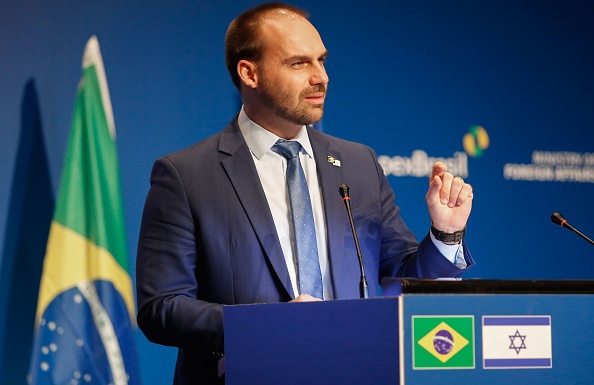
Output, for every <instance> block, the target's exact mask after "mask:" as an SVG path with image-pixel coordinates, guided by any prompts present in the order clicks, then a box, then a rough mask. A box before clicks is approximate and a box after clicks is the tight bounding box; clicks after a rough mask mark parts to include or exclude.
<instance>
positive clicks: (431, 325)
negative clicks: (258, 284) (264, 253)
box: [224, 279, 594, 385]
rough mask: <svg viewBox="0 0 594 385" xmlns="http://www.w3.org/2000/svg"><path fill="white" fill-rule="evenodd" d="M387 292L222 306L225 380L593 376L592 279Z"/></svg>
mask: <svg viewBox="0 0 594 385" xmlns="http://www.w3.org/2000/svg"><path fill="white" fill-rule="evenodd" d="M382 289H383V296H382V297H378V298H372V299H365V300H362V299H355V300H336V301H326V302H309V303H290V304H289V303H278V304H256V305H235V306H226V307H225V309H224V312H225V313H224V316H225V369H226V383H227V384H228V385H242V384H259V385H266V384H275V385H277V384H284V385H290V384H340V385H349V384H357V385H361V384H382V385H384V384H385V385H390V384H430V383H456V382H457V381H462V380H463V381H464V383H469V384H479V383H480V384H502V383H509V382H514V383H522V384H560V383H565V384H590V383H591V382H592V378H594V365H592V364H593V363H594V349H592V347H594V281H588V280H580V281H560V280H553V281H550V280H549V281H536V280H512V281H509V280H461V281H440V280H437V281H434V280H414V279H389V280H384V282H382Z"/></svg>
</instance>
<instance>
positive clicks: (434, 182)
mask: <svg viewBox="0 0 594 385" xmlns="http://www.w3.org/2000/svg"><path fill="white" fill-rule="evenodd" d="M446 170H447V167H446V165H445V164H443V163H441V162H437V163H435V164H434V165H433V172H431V177H430V178H429V191H428V192H427V195H426V197H425V198H426V200H427V207H428V208H429V215H430V216H431V221H432V222H433V226H434V227H435V228H436V229H438V230H441V231H444V232H446V233H453V232H455V231H459V230H462V229H463V228H464V227H465V226H466V222H467V221H468V217H469V215H470V211H471V209H472V198H473V195H472V186H471V185H469V184H467V183H464V179H462V178H461V177H459V176H456V177H455V176H454V175H452V173H450V172H446Z"/></svg>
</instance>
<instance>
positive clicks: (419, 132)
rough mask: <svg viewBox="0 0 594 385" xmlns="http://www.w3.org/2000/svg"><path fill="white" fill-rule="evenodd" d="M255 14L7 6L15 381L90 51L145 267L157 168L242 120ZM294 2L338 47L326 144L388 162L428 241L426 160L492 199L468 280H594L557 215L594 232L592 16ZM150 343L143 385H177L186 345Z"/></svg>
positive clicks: (504, 5)
mask: <svg viewBox="0 0 594 385" xmlns="http://www.w3.org/2000/svg"><path fill="white" fill-rule="evenodd" d="M5 3H8V2H5ZM256 3H257V2H255V1H243V2H238V1H231V0H222V1H221V0H220V1H206V0H194V1H182V0H171V1H167V2H164V1H154V0H151V1H147V0H142V1H141V0H128V1H126V2H120V1H114V0H105V1H102V2H80V1H73V0H63V1H60V2H47V1H41V0H22V1H20V2H11V4H3V6H2V11H1V12H0V85H1V87H0V106H1V107H0V135H1V139H0V175H2V177H1V178H0V247H1V250H2V255H1V256H0V290H1V291H0V296H1V297H0V363H2V365H0V383H3V384H4V383H12V384H25V374H26V371H27V366H28V357H29V351H30V342H31V336H30V333H31V331H32V330H33V314H34V310H35V306H36V302H37V289H38V286H37V285H38V284H39V276H40V273H41V263H42V259H43V253H44V249H45V242H46V239H47V230H48V225H49V221H50V219H51V215H52V209H53V202H54V195H55V191H56V190H57V185H58V182H59V178H60V172H61V168H62V162H63V158H64V151H65V147H66V142H67V135H68V132H69V129H70V120H71V118H72V112H73V108H74V98H75V92H76V87H77V83H78V81H79V79H80V76H81V70H80V63H81V58H82V52H83V48H84V45H85V43H86V41H87V39H88V38H89V37H90V36H91V35H93V34H95V35H97V36H98V38H99V43H100V44H101V50H102V54H103V59H104V63H105V68H106V73H107V79H108V83H109V87H110V92H111V98H112V103H113V109H114V115H115V122H116V130H117V135H118V149H119V156H120V165H121V174H122V184H123V195H124V205H125V216H126V221H127V232H128V239H129V253H130V255H131V256H132V262H134V260H133V257H134V255H135V253H136V241H137V235H138V230H139V223H140V217H141V214H142V206H143V203H144V198H145V196H146V193H147V191H148V187H149V184H148V177H149V173H150V169H151V166H152V163H153V161H154V160H155V159H156V158H157V157H158V156H161V155H164V154H166V153H169V152H172V151H175V150H178V149H180V148H183V147H186V146H188V145H190V144H191V143H193V142H195V141H198V140H201V139H203V138H205V137H206V136H208V135H210V134H213V133H215V132H217V131H218V130H220V129H221V128H222V127H223V126H224V125H226V124H227V123H228V121H229V120H230V119H231V118H232V117H233V115H234V114H235V113H236V112H237V110H238V109H239V106H240V102H239V98H238V96H237V94H236V91H235V89H234V87H233V85H232V84H231V81H230V80H229V76H228V74H227V72H226V69H225V65H224V48H223V42H224V34H225V31H226V28H227V25H228V23H229V22H230V21H231V20H232V18H233V17H234V16H236V15H237V14H238V13H240V12H241V11H242V10H244V9H245V8H247V7H249V6H252V5H255V4H256ZM293 3H294V4H295V5H298V6H301V7H303V8H305V9H306V10H308V11H309V12H310V13H311V16H312V17H311V20H312V22H313V23H314V25H316V27H317V28H318V29H319V31H320V33H321V35H322V38H323V40H324V43H325V45H326V46H327V48H328V49H329V51H330V56H329V59H328V62H327V70H328V72H329V76H330V87H329V96H328V100H327V104H326V114H325V117H324V121H323V127H324V131H325V132H327V133H329V134H332V135H337V136H341V137H343V138H346V139H350V140H354V141H359V142H363V143H366V144H368V145H370V146H371V147H373V148H374V149H375V150H376V151H377V153H378V155H380V157H381V160H382V164H383V165H384V167H385V169H386V172H387V173H389V175H390V176H389V181H390V183H391V184H392V186H393V187H394V189H395V191H396V195H397V203H398V204H399V205H401V206H402V215H403V216H404V218H405V220H406V221H407V223H408V224H409V226H410V227H411V228H412V229H413V230H414V231H415V233H416V234H417V235H418V236H419V237H423V236H424V235H425V233H426V232H427V230H428V226H429V217H428V214H427V211H426V208H425V202H424V195H425V192H426V189H427V185H428V182H427V180H426V177H425V176H424V175H425V174H426V172H427V165H428V164H430V163H432V161H433V159H431V158H445V159H447V160H448V162H449V163H450V164H451V165H452V166H453V167H454V168H455V170H456V171H457V172H458V173H460V174H462V175H465V177H466V179H467V181H468V182H470V183H471V184H472V185H473V186H474V189H475V195H476V198H475V201H474V202H475V204H474V209H473V213H472V216H471V220H470V222H469V224H468V233H467V240H468V244H469V245H470V247H471V250H472V253H473V255H474V257H475V259H476V260H477V263H478V264H477V266H476V267H475V268H473V269H472V270H471V271H470V272H469V273H468V274H467V275H466V277H481V278H535V279H537V278H572V279H575V278H594V264H593V263H592V261H594V259H593V258H594V252H593V249H592V247H591V246H590V245H588V244H587V243H586V242H584V241H583V240H580V239H579V238H577V236H575V235H574V234H571V233H570V232H568V231H566V230H564V229H561V228H559V227H556V226H554V225H552V224H551V222H550V220H549V216H550V214H551V213H552V212H553V211H560V212H561V213H563V214H564V215H565V216H566V217H567V218H568V219H569V220H570V221H571V222H572V223H573V224H574V225H575V226H576V227H579V228H581V229H582V230H583V231H584V232H585V233H587V234H588V233H589V234H591V235H593V234H594V223H593V221H592V218H593V217H594V207H593V206H592V204H591V202H590V199H591V197H592V196H593V194H594V184H593V183H594V108H593V107H594V93H593V92H592V90H593V89H594V71H593V70H592V69H593V68H594V41H593V36H594V24H593V23H592V22H591V20H592V18H593V17H594V3H592V2H590V1H587V0H584V1H577V0H570V1H567V0H565V1H561V0H558V1H537V0H523V1H517V0H507V1H488V2H476V1H471V0H456V1H449V2H443V1H438V0H421V1H415V2H409V1H398V0H394V1H375V2H373V1H372V2H361V1H324V2H320V1H313V0H297V1H294V2H293ZM478 127H482V128H478ZM467 134H468V135H467ZM465 136H466V139H464V138H465ZM487 136H488V141H487V140H486V138H487ZM464 143H466V146H465V145H464ZM337 198H338V196H337ZM137 340H138V348H139V351H140V358H141V369H142V375H143V379H142V380H143V381H144V383H145V384H162V383H169V382H170V380H171V376H172V371H173V364H174V360H175V350H174V349H172V348H166V347H161V346H157V345H152V344H150V343H148V342H147V341H146V339H145V338H144V337H143V336H142V335H141V334H140V333H139V334H138V336H137Z"/></svg>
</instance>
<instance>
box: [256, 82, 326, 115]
mask: <svg viewBox="0 0 594 385" xmlns="http://www.w3.org/2000/svg"><path fill="white" fill-rule="evenodd" d="M319 92H323V93H324V95H325V94H326V87H325V86H324V85H321V84H320V85H317V86H313V87H310V88H307V89H304V90H303V91H301V92H300V93H299V97H298V100H299V104H298V105H297V106H296V107H293V106H292V104H293V103H292V101H293V95H292V94H291V93H290V92H286V91H282V90H278V89H276V90H275V89H274V88H273V87H272V86H271V85H270V84H268V82H266V81H262V80H261V81H260V97H261V100H262V103H263V104H264V106H266V107H267V108H269V109H270V110H272V111H273V112H274V114H275V115H276V116H278V117H279V118H282V119H285V120H287V121H289V122H291V123H294V124H297V125H300V126H304V125H305V126H306V125H310V124H314V123H317V122H319V121H320V120H321V119H322V116H324V104H323V103H322V104H319V105H312V104H310V103H308V102H306V101H305V98H306V97H307V96H309V95H311V94H314V93H319Z"/></svg>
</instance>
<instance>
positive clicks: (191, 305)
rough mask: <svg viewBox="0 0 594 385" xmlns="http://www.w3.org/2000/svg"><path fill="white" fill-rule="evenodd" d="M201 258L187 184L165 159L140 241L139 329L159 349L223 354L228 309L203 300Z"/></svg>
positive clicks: (157, 170)
mask: <svg viewBox="0 0 594 385" xmlns="http://www.w3.org/2000/svg"><path fill="white" fill-rule="evenodd" d="M196 258H197V247H196V235H195V222H194V219H193V216H192V213H191V209H190V206H189V204H188V199H187V197H186V192H185V189H184V185H183V181H182V180H181V178H180V176H179V174H178V172H177V170H176V169H175V166H174V165H173V164H172V163H171V162H170V161H169V160H168V159H167V158H161V159H159V160H157V161H156V162H155V165H154V166H153V170H152V173H151V187H150V190H149V193H148V196H147V199H146V203H145V207H144V212H143V216H142V223H141V228H140V235H139V240H138V254H137V260H136V273H137V282H136V288H137V297H138V326H139V327H140V329H141V330H142V332H143V333H144V334H145V336H146V337H147V338H148V339H149V340H150V341H152V342H155V343H158V344H162V345H169V346H176V347H180V348H192V349H196V348H197V347H204V348H205V349H207V350H210V351H212V352H222V349H223V305H221V304H215V303H210V302H206V301H201V300H198V299H197V298H199V296H198V290H199V285H198V281H197V278H196V264H197V261H196Z"/></svg>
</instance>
